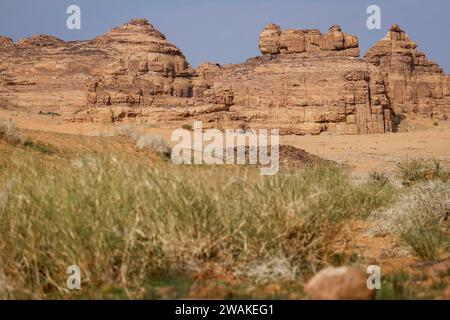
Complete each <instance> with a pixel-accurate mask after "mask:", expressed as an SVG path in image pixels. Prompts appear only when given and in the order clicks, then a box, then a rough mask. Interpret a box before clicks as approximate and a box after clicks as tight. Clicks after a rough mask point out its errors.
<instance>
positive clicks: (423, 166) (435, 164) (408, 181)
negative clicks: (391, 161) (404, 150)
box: [397, 159, 449, 186]
mask: <svg viewBox="0 0 450 320" xmlns="http://www.w3.org/2000/svg"><path fill="white" fill-rule="evenodd" d="M397 166H398V169H399V174H400V178H401V180H402V184H403V185H405V186H411V185H413V184H415V183H417V182H422V181H427V180H437V179H439V180H443V181H447V180H448V177H449V172H448V170H446V169H445V168H443V167H442V165H441V162H440V161H438V160H432V161H425V160H419V159H411V160H407V161H403V162H401V163H399V164H398V165H397Z"/></svg>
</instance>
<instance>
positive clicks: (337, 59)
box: [0, 19, 450, 134]
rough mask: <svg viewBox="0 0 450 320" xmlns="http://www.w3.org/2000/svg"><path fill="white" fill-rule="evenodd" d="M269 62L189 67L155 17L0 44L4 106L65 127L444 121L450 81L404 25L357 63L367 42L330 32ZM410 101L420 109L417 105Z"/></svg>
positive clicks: (276, 45) (362, 130)
mask: <svg viewBox="0 0 450 320" xmlns="http://www.w3.org/2000/svg"><path fill="white" fill-rule="evenodd" d="M259 47H260V49H261V53H262V56H259V57H255V58H252V59H249V60H247V61H246V62H244V63H241V64H235V65H226V66H220V65H217V64H214V63H208V64H203V65H200V66H199V67H197V68H196V69H192V68H191V67H190V66H189V64H188V62H187V61H186V59H185V57H184V55H183V53H182V52H181V51H180V50H179V49H178V48H177V47H176V46H174V45H173V44H171V43H169V42H168V41H167V40H166V38H165V37H164V35H163V34H162V33H161V32H159V31H158V30H156V29H155V28H154V27H153V26H152V25H151V24H150V23H149V22H148V21H147V20H144V19H133V20H130V21H129V22H128V23H126V24H124V25H122V26H119V27H117V28H115V29H113V30H111V31H109V32H107V33H105V34H103V35H101V36H99V37H97V38H95V39H93V40H90V41H73V42H64V41H62V40H60V39H57V38H55V37H52V36H45V35H38V36H33V37H30V38H26V39H22V40H19V41H18V42H17V43H16V44H14V43H13V41H12V40H11V39H9V38H7V37H0V107H8V108H16V109H24V110H27V111H29V112H36V113H39V112H42V113H44V114H47V113H51V114H61V115H62V117H63V118H64V119H65V120H66V121H75V122H82V121H102V122H116V121H135V119H139V121H140V122H147V123H151V124H152V125H156V126H171V127H178V126H180V125H181V124H184V123H189V122H192V120H193V119H198V120H202V121H204V123H205V126H204V127H218V128H237V127H240V128H255V129H257V128H268V129H269V128H278V129H280V132H281V134H319V133H321V132H329V133H335V134H370V133H383V132H389V131H392V130H393V117H394V112H393V109H392V108H394V109H395V111H397V112H415V111H418V112H419V113H421V114H427V115H433V116H436V115H441V117H445V115H446V113H448V108H449V106H450V101H449V87H448V85H449V84H448V77H447V76H445V75H444V74H443V73H442V70H440V69H439V67H438V66H437V65H436V64H433V63H431V62H428V60H426V58H425V57H424V55H423V54H422V53H420V52H418V51H417V50H416V47H415V44H413V43H412V42H411V41H410V40H409V39H408V38H407V36H406V34H405V33H404V32H402V31H401V30H400V29H399V28H398V30H397V29H396V28H392V29H391V31H390V33H389V35H388V38H386V39H384V40H382V41H380V42H379V43H378V44H377V45H375V47H374V48H372V49H371V50H369V52H368V53H367V55H366V59H367V61H365V60H362V59H359V58H358V56H359V48H358V39H357V38H356V37H354V36H351V35H348V34H346V33H344V32H342V30H341V28H340V27H339V26H332V27H331V28H330V29H329V31H328V32H327V33H325V34H322V33H321V32H320V31H319V30H284V31H283V30H281V28H280V27H278V26H276V25H274V24H270V25H268V26H267V27H266V28H265V29H264V30H263V32H262V33H261V35H260V41H259ZM409 102H411V104H409Z"/></svg>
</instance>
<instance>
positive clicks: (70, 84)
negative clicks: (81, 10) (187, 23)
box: [0, 19, 194, 121]
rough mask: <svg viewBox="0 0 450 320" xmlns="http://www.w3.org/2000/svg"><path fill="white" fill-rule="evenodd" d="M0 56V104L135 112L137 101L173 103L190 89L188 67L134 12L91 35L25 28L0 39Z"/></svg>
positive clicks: (84, 113) (91, 115)
mask: <svg viewBox="0 0 450 320" xmlns="http://www.w3.org/2000/svg"><path fill="white" fill-rule="evenodd" d="M5 42H7V43H8V41H7V40H5ZM0 57H1V61H0V93H1V96H2V100H0V103H1V104H2V105H5V104H9V105H11V104H12V105H13V106H17V107H23V108H27V109H30V110H37V111H44V112H48V111H58V112H60V113H62V114H65V115H66V116H67V115H69V118H70V117H71V116H70V115H73V116H72V118H73V120H75V121H89V120H97V118H98V116H100V118H102V117H103V118H105V119H108V120H111V117H113V118H114V117H121V116H124V114H127V115H134V116H135V115H136V114H137V111H136V110H135V109H136V108H137V107H141V108H144V107H151V106H165V107H170V106H173V105H176V106H181V105H184V104H185V103H186V101H185V99H184V98H185V97H189V96H191V95H192V77H193V75H194V71H193V69H192V68H190V66H189V64H188V63H187V61H186V59H185V57H184V56H183V54H182V53H181V51H180V50H179V49H178V48H177V47H175V46H174V45H172V44H170V43H169V42H167V40H166V39H165V37H164V35H163V34H161V33H160V32H159V31H157V30H156V29H154V28H153V26H152V25H150V24H149V23H148V22H147V21H146V20H142V19H134V20H131V21H130V22H128V23H127V24H125V25H122V26H120V27H118V28H115V29H113V30H111V31H110V32H108V33H106V34H104V35H101V36H99V37H97V38H96V39H94V40H92V41H77V42H64V41H62V40H60V39H57V38H55V37H51V36H41V35H39V36H33V37H31V38H26V39H22V40H19V41H18V42H17V44H16V45H15V46H11V45H8V46H6V45H2V46H1V47H0ZM102 107H108V110H102ZM90 108H95V109H98V110H89V109H90ZM130 108H131V109H130ZM80 110H81V111H80ZM130 110H131V111H130ZM78 111H79V112H78Z"/></svg>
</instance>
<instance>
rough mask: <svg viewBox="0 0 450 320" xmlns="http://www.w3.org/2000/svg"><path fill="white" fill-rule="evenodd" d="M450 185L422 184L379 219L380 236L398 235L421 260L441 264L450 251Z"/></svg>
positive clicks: (443, 183) (376, 229)
mask: <svg viewBox="0 0 450 320" xmlns="http://www.w3.org/2000/svg"><path fill="white" fill-rule="evenodd" d="M449 214H450V183H445V182H442V181H439V180H437V181H429V182H422V183H419V184H417V185H415V186H414V187H412V188H411V189H407V190H406V191H405V193H404V194H402V195H401V196H400V199H399V200H398V202H397V204H396V205H395V206H394V207H392V208H390V209H388V210H386V211H384V212H381V213H380V214H378V215H377V216H376V221H378V224H377V227H376V228H375V229H374V230H373V231H374V232H375V233H378V234H386V233H391V234H396V235H397V236H398V237H399V238H400V239H401V240H402V241H403V242H404V243H405V244H406V245H407V246H408V247H409V248H410V249H411V250H412V251H413V252H414V253H415V254H416V255H417V256H419V257H420V258H422V259H425V260H437V259H439V258H440V257H442V256H443V254H445V253H446V252H448V249H449V245H450V242H449V236H448V230H449V227H450V225H449Z"/></svg>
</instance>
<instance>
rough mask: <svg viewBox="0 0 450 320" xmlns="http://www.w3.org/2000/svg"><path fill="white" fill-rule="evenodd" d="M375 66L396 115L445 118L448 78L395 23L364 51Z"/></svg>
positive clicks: (449, 104) (449, 106) (448, 101)
mask: <svg viewBox="0 0 450 320" xmlns="http://www.w3.org/2000/svg"><path fill="white" fill-rule="evenodd" d="M364 58H365V60H366V61H368V62H369V63H372V64H373V65H375V66H377V67H378V68H379V70H380V72H381V74H382V76H383V79H384V81H385V83H386V84H387V88H388V96H389V99H390V102H391V105H392V107H393V109H394V111H395V113H396V114H399V115H400V114H418V115H423V116H427V117H436V118H438V119H447V117H448V115H449V114H450V78H449V76H448V75H445V74H444V73H443V71H442V69H441V68H440V67H439V65H437V64H436V63H434V62H431V61H429V60H428V59H427V57H426V56H425V54H424V53H423V52H420V51H419V50H418V49H417V44H416V43H415V42H413V41H412V40H411V39H410V38H409V37H408V35H407V34H406V33H405V32H404V31H403V30H402V29H401V28H400V27H399V26H398V25H395V24H394V25H393V26H392V27H391V28H390V29H389V31H388V33H387V35H386V37H385V38H384V39H382V40H381V41H379V42H377V43H376V44H375V45H374V46H373V47H372V48H370V49H369V50H368V51H367V53H366V54H365V57H364Z"/></svg>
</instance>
